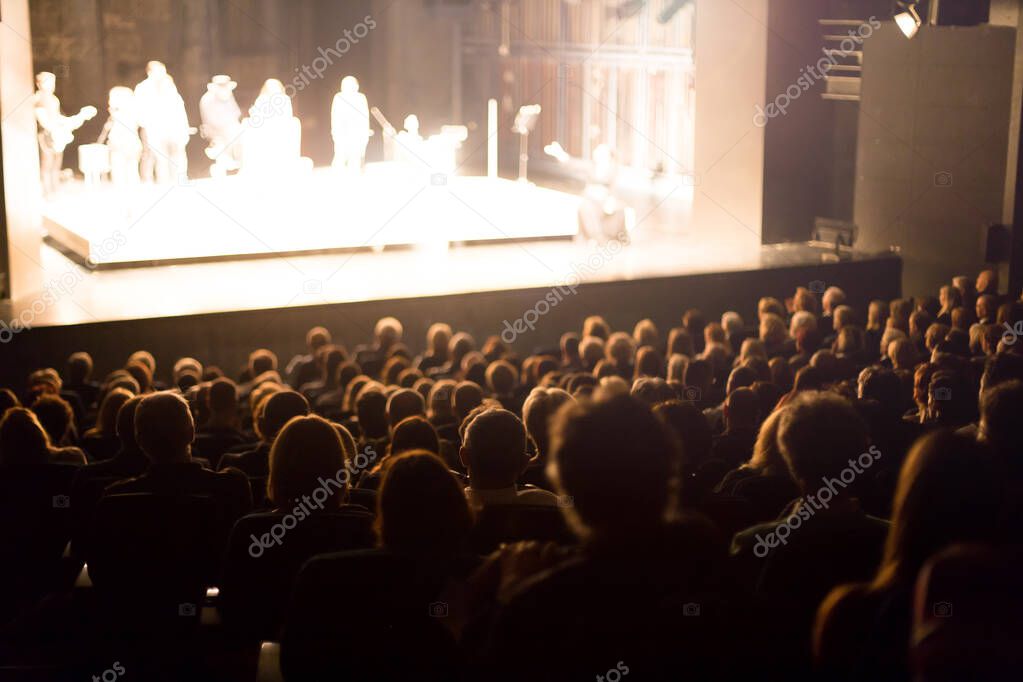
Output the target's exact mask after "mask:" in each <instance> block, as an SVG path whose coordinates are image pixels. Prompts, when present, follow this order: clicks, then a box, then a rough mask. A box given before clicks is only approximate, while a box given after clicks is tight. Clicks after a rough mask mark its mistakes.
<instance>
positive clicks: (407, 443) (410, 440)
mask: <svg viewBox="0 0 1023 682" xmlns="http://www.w3.org/2000/svg"><path fill="white" fill-rule="evenodd" d="M412 450H426V451H427V452H432V453H433V454H435V455H439V454H440V438H439V437H438V436H437V429H435V428H433V424H431V423H430V422H429V421H428V420H427V419H426V417H422V416H419V415H415V416H412V417H406V418H405V419H402V420H401V421H400V422H398V424H397V425H395V427H394V430H393V432H392V434H391V450H390V454H391V456H394V455H400V454H401V453H403V452H409V451H412Z"/></svg>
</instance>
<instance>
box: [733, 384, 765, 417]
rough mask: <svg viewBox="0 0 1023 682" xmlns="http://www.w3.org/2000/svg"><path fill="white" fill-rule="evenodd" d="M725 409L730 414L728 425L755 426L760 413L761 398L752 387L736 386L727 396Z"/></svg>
mask: <svg viewBox="0 0 1023 682" xmlns="http://www.w3.org/2000/svg"><path fill="white" fill-rule="evenodd" d="M725 411H726V412H727V414H728V425H729V426H730V427H732V426H747V427H754V426H756V425H757V415H758V414H759V413H760V400H759V399H758V398H757V394H756V393H754V392H753V389H752V388H749V387H748V386H742V387H739V388H736V389H735V390H734V391H732V392H731V393H729V394H728V397H727V398H725Z"/></svg>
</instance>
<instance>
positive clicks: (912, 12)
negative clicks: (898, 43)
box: [895, 2, 923, 38]
mask: <svg viewBox="0 0 1023 682" xmlns="http://www.w3.org/2000/svg"><path fill="white" fill-rule="evenodd" d="M899 5H900V6H901V7H904V8H905V11H903V12H899V13H898V14H896V15H895V23H896V24H897V25H898V27H899V30H900V31H902V34H903V35H904V36H906V37H907V38H912V37H913V36H915V35H916V33H917V31H919V30H920V25H921V24H922V23H923V22H922V21H921V20H920V15H919V14H917V12H916V3H915V2H911V3H899Z"/></svg>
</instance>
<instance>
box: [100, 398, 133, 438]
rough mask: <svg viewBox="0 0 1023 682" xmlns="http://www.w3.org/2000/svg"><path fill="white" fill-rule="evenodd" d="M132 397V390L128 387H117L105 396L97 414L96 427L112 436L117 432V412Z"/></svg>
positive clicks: (102, 432) (104, 433) (106, 434)
mask: <svg viewBox="0 0 1023 682" xmlns="http://www.w3.org/2000/svg"><path fill="white" fill-rule="evenodd" d="M131 397H132V392H131V391H129V390H128V389H126V388H115V389H113V390H112V391H110V392H109V393H107V394H106V396H104V397H103V401H102V402H101V403H100V406H99V414H98V415H97V416H96V428H97V429H98V430H99V432H100V433H101V434H102V435H104V436H112V435H114V434H115V433H116V432H117V413H118V411H119V410H120V409H121V406H122V405H124V404H125V403H126V402H128V401H129V400H130V399H131Z"/></svg>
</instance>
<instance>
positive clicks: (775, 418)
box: [749, 407, 788, 469]
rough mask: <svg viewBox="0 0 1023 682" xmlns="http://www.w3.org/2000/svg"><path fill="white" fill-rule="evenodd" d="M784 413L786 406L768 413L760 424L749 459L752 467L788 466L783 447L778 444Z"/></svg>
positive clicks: (775, 467) (776, 467)
mask: <svg viewBox="0 0 1023 682" xmlns="http://www.w3.org/2000/svg"><path fill="white" fill-rule="evenodd" d="M784 413H785V408H784V407H782V408H780V409H777V410H775V411H774V412H771V413H770V414H769V415H767V417H766V418H765V419H764V422H763V423H762V424H761V425H760V431H758V432H757V440H756V442H754V444H753V456H752V457H750V460H749V465H750V466H751V467H754V468H757V469H767V468H774V469H778V468H786V469H787V468H788V467H787V465H786V464H785V458H784V457H782V454H781V447H780V446H779V445H778V427H779V426H780V425H781V418H782V415H783V414H784Z"/></svg>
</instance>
